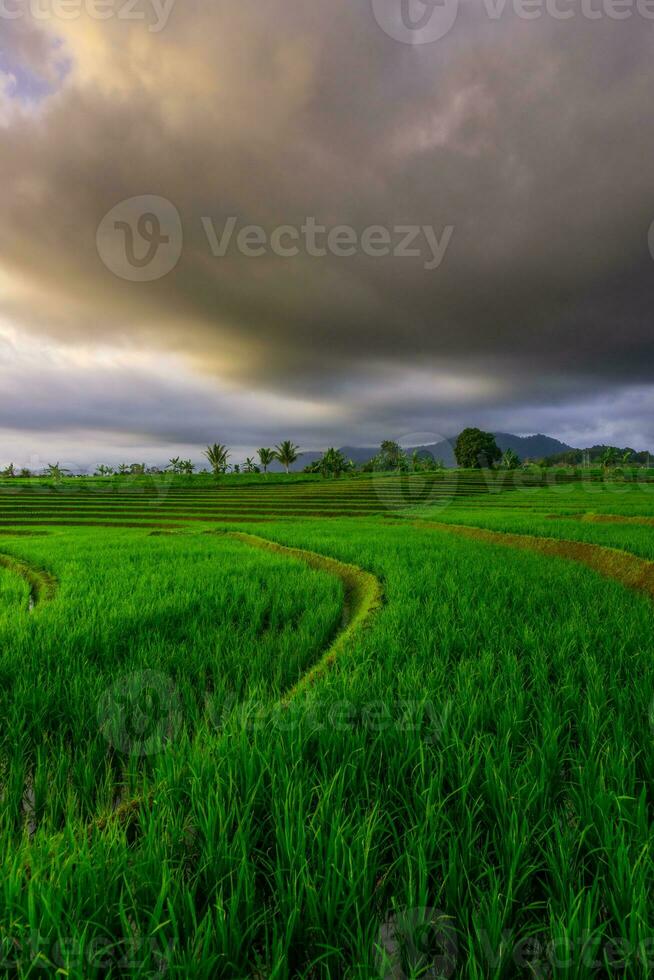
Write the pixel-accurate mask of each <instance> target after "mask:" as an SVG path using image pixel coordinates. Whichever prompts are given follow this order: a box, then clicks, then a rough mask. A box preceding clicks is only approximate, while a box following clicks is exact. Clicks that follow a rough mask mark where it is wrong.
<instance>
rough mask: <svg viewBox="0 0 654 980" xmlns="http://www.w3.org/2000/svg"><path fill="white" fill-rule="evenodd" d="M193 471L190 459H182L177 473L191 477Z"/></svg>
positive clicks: (192, 463) (193, 467)
mask: <svg viewBox="0 0 654 980" xmlns="http://www.w3.org/2000/svg"><path fill="white" fill-rule="evenodd" d="M194 469H195V463H194V462H193V461H192V460H190V459H182V460H180V463H179V472H180V473H184V474H186V476H192V475H193V470H194Z"/></svg>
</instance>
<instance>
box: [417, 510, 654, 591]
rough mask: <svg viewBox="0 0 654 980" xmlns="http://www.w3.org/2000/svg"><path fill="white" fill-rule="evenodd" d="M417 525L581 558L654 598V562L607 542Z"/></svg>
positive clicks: (462, 526) (427, 523)
mask: <svg viewBox="0 0 654 980" xmlns="http://www.w3.org/2000/svg"><path fill="white" fill-rule="evenodd" d="M412 523H413V526H414V527H417V528H433V529H434V530H436V531H448V532H449V533H450V534H458V535H459V536H460V537H463V538H470V539H471V540H473V541H482V542H484V543H485V544H498V545H502V546H504V547H507V548H518V549H520V550H522V551H535V552H537V553H538V554H542V555H548V556H550V557H554V558H567V559H569V560H570V561H577V562H580V563H581V564H582V565H586V566H587V567H588V568H592V569H593V571H595V572H599V573H600V575H603V576H604V577H605V578H610V579H613V580H614V581H617V582H620V583H621V584H622V585H626V586H627V587H628V588H630V589H637V590H638V591H639V592H645V593H646V594H647V595H648V596H649V597H650V599H654V562H652V561H647V559H645V558H639V557H638V556H637V555H632V554H630V553H629V552H628V551H621V550H619V549H618V548H608V547H606V545H600V544H589V543H588V542H585V541H571V540H569V539H559V538H544V537H537V536H536V535H531V534H513V533H511V532H508V531H507V532H505V531H489V530H487V529H486V528H481V527H471V526H469V525H467V524H442V523H440V522H439V521H413V522H412Z"/></svg>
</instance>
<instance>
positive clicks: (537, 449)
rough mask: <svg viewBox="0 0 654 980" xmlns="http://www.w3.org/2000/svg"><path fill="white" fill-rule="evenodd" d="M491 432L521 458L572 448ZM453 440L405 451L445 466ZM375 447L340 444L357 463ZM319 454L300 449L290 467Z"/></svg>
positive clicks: (451, 457) (451, 453) (299, 466)
mask: <svg viewBox="0 0 654 980" xmlns="http://www.w3.org/2000/svg"><path fill="white" fill-rule="evenodd" d="M493 435H494V436H495V440H496V442H497V445H498V446H499V447H500V449H501V450H502V452H505V451H506V450H507V449H512V450H513V451H514V452H515V453H517V454H518V456H519V457H520V459H541V458H542V457H543V456H554V455H556V454H557V453H563V452H568V451H570V450H571V449H572V446H567V445H566V444H565V443H564V442H560V441H559V440H558V439H553V438H552V437H551V436H544V435H540V434H539V435H535V436H514V435H512V433H510V432H495V433H493ZM455 442H456V436H454V437H453V438H452V439H449V440H444V441H443V442H436V443H432V444H431V445H428V446H411V447H408V448H407V449H406V451H407V453H408V455H409V456H410V455H411V453H412V452H414V450H416V449H417V450H418V451H419V452H421V451H423V452H424V451H426V452H429V453H431V455H432V456H433V457H434V459H442V461H443V463H444V464H445V466H450V467H452V466H456V460H455V458H454V443H455ZM378 451H379V447H378V446H341V452H342V453H343V455H344V456H345V458H346V459H351V460H352V461H353V462H355V463H356V464H357V466H361V464H362V463H367V462H368V460H369V459H372V457H373V456H375V455H376V454H377V452H378ZM321 456H322V453H321V452H317V451H315V450H309V451H307V452H303V453H302V455H301V456H300V458H299V459H298V461H297V463H296V464H295V465H294V466H292V467H291V469H292V470H294V471H295V472H298V471H300V470H302V469H304V467H305V466H309V464H310V463H313V462H315V460H317V459H320V457H321ZM281 469H282V467H281V466H280V465H279V464H278V463H277V464H274V465H273V466H271V470H276V471H278V472H279V471H280V470H281Z"/></svg>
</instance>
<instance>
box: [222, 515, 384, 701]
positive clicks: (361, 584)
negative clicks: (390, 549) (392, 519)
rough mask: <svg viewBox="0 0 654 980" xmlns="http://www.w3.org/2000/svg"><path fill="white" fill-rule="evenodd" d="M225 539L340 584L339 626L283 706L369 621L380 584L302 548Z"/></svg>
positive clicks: (249, 537) (238, 535)
mask: <svg viewBox="0 0 654 980" xmlns="http://www.w3.org/2000/svg"><path fill="white" fill-rule="evenodd" d="M227 536H228V537H230V538H234V539H236V540H237V541H242V542H243V544H247V545H249V546H250V547H252V548H260V549H261V550H262V551H272V552H274V553H275V554H278V555H285V556H286V557H287V558H297V559H299V560H300V561H303V562H304V563H305V564H306V565H308V566H309V567H310V568H315V569H317V570H318V571H321V572H327V573H328V574H329V575H335V576H336V577H337V578H339V579H340V580H341V582H342V583H343V588H344V602H343V615H342V617H341V626H340V629H339V631H338V633H337V634H336V636H335V638H334V639H333V640H332V642H331V643H330V644H329V646H328V647H327V649H326V650H325V652H324V653H323V655H322V656H321V657H320V659H319V660H318V662H317V663H316V664H314V665H313V667H311V668H310V669H309V670H308V671H307V672H306V673H305V674H304V675H303V676H302V677H301V678H300V680H299V681H298V682H297V684H295V685H294V686H293V687H292V688H291V689H290V690H289V691H287V692H286V694H284V695H283V696H282V698H281V703H282V704H287V703H288V702H289V701H290V700H292V698H294V697H295V696H296V695H297V694H300V693H301V692H302V691H303V690H305V689H306V688H307V687H312V686H313V685H314V684H315V683H316V681H318V680H319V679H320V677H322V676H323V674H325V673H326V671H328V670H329V669H330V668H331V667H333V665H334V664H335V662H336V659H337V657H338V656H339V654H340V653H341V652H342V650H343V647H344V646H346V644H347V643H348V642H349V640H350V639H351V637H352V636H353V634H355V633H357V632H358V631H359V630H360V629H361V628H362V627H364V626H365V625H366V624H367V622H368V620H369V618H370V617H371V616H372V614H373V613H374V612H375V610H377V609H379V607H380V606H381V603H382V595H383V590H382V584H381V582H380V581H379V579H378V578H377V577H376V576H375V575H373V574H372V573H371V572H366V571H364V569H363V568H359V566H358V565H348V564H346V563H345V562H342V561H338V560H337V559H336V558H328V557H327V556H326V555H320V554H318V553H317V552H315V551H305V550H304V549H302V548H289V547H287V546H286V545H283V544H277V542H276V541H270V540H269V539H268V538H260V537H259V536H258V535H256V534H248V533H246V532H245V531H228V532H227Z"/></svg>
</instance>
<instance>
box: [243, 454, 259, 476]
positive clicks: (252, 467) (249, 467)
mask: <svg viewBox="0 0 654 980" xmlns="http://www.w3.org/2000/svg"><path fill="white" fill-rule="evenodd" d="M243 472H244V473H258V472H259V467H258V466H257V464H256V463H255V462H254V459H253V458H252V456H248V458H247V459H246V460H245V462H244V463H243Z"/></svg>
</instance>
